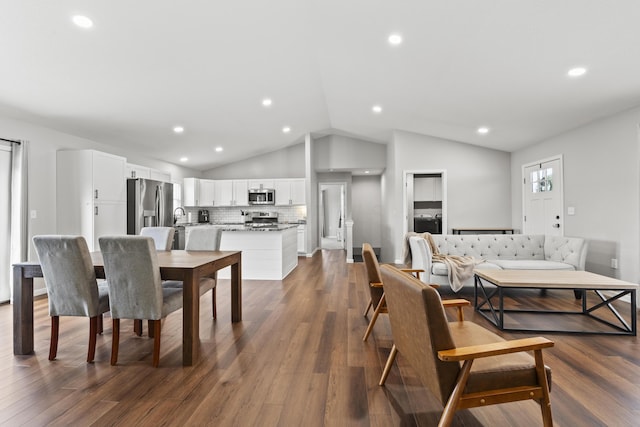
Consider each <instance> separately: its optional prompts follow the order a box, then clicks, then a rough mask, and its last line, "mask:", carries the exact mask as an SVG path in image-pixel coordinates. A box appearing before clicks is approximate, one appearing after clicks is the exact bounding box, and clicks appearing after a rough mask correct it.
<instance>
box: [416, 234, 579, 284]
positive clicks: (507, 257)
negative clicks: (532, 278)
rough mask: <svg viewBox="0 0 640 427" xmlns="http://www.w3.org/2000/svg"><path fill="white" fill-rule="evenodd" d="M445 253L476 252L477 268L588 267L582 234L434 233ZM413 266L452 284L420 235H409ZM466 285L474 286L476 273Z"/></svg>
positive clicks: (430, 280) (439, 281) (426, 279)
mask: <svg viewBox="0 0 640 427" xmlns="http://www.w3.org/2000/svg"><path fill="white" fill-rule="evenodd" d="M432 237H433V241H434V243H435V244H436V246H437V248H438V251H439V252H440V254H442V255H462V256H472V257H474V258H476V259H478V260H483V261H484V262H482V263H480V264H478V265H477V266H476V268H477V269H502V270H584V265H585V261H586V257H587V246H588V244H587V242H586V241H585V240H584V239H582V238H579V237H562V236H545V235H528V234H467V235H464V234H463V235H440V234H434V235H432ZM409 248H410V250H411V258H412V266H411V268H414V269H422V270H424V271H425V273H424V274H423V275H421V279H422V281H423V282H425V283H437V284H439V285H450V283H449V278H448V271H447V267H446V265H445V264H443V263H441V262H432V260H431V255H432V254H431V249H430V248H429V244H428V243H427V241H426V240H425V239H424V238H422V237H420V236H411V237H409ZM464 286H465V287H467V286H471V287H472V286H473V277H471V278H470V279H468V280H467V281H466V282H465V283H464Z"/></svg>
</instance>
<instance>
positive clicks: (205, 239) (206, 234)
mask: <svg viewBox="0 0 640 427" xmlns="http://www.w3.org/2000/svg"><path fill="white" fill-rule="evenodd" d="M220 237H221V233H220V228H219V227H212V226H203V227H193V228H192V229H191V230H189V234H188V235H187V241H186V242H185V245H184V248H185V250H187V251H217V250H219V249H220Z"/></svg>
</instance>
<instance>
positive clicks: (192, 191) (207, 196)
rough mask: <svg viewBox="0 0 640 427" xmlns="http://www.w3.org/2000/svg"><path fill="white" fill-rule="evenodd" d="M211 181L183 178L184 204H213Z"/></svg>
mask: <svg viewBox="0 0 640 427" xmlns="http://www.w3.org/2000/svg"><path fill="white" fill-rule="evenodd" d="M213 196H214V186H213V181H211V180H209V179H200V178H185V179H184V186H183V188H182V204H183V205H184V206H213V203H214V201H213Z"/></svg>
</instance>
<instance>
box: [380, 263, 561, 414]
mask: <svg viewBox="0 0 640 427" xmlns="http://www.w3.org/2000/svg"><path fill="white" fill-rule="evenodd" d="M381 271H382V277H383V280H384V281H385V285H386V290H385V294H386V295H387V299H388V301H387V302H388V303H389V306H390V313H389V316H390V321H391V329H392V331H393V334H394V337H393V339H394V345H393V347H392V349H391V353H390V354H389V358H388V359H387V363H386V365H385V367H384V370H383V372H382V376H381V378H380V382H379V384H380V385H381V386H383V385H384V384H385V382H386V380H387V377H388V375H389V372H390V370H391V366H392V364H393V362H394V361H395V358H396V356H397V354H398V352H402V353H403V355H404V356H405V357H406V358H407V360H408V361H409V364H410V365H411V366H412V367H413V368H414V369H415V370H416V372H417V373H418V377H419V378H420V380H421V381H422V382H423V383H424V384H425V386H427V387H428V388H429V389H430V390H431V392H432V393H434V394H435V395H436V396H437V397H438V399H439V400H440V401H441V402H442V403H443V406H444V411H443V412H442V415H441V418H440V421H439V423H438V425H439V426H449V425H451V423H452V421H453V418H454V415H455V412H456V411H457V410H460V409H467V408H475V407H481V406H487V405H494V404H500V403H508V402H515V401H519V400H529V399H531V400H534V401H536V402H537V403H538V404H539V405H540V408H541V412H542V420H543V424H544V426H552V425H553V420H552V415H551V400H550V394H549V389H550V383H549V379H550V370H549V368H547V367H545V365H544V361H543V356H542V350H543V349H545V348H550V347H553V345H554V343H553V341H550V340H548V339H546V338H544V337H532V338H523V339H516V340H508V341H505V340H503V339H502V338H500V337H499V336H497V335H495V334H494V333H492V332H490V331H488V330H486V329H485V328H483V327H481V326H479V325H476V324H473V323H472V322H463V319H461V318H460V316H459V320H458V322H449V321H448V320H447V319H446V316H445V314H444V307H458V309H459V310H460V307H459V305H460V306H464V305H468V304H469V303H468V302H467V304H464V302H462V301H464V300H461V301H460V300H459V301H460V302H453V301H451V300H450V301H442V300H440V297H439V295H438V293H437V292H434V291H433V290H432V289H430V288H429V287H428V286H426V285H425V284H423V283H421V282H418V281H417V280H414V279H411V278H408V277H406V276H407V275H406V274H403V273H401V272H400V270H399V269H397V268H395V267H393V266H388V265H385V266H382V269H381ZM412 322H413V323H412ZM407 324H411V327H410V328H409V327H407V326H406V325H407ZM453 337H457V339H456V340H453ZM459 341H460V342H459ZM456 345H461V346H460V347H456ZM523 352H533V358H531V357H530V356H527V355H522V354H521V355H517V354H516V353H523ZM503 355H504V357H506V358H507V359H504V358H502V357H501V358H494V359H492V360H489V359H486V358H490V357H493V356H503ZM507 355H509V356H507ZM478 360H482V361H483V362H482V369H481V370H480V371H472V367H473V366H474V361H478ZM478 363H480V362H478ZM474 372H476V373H474Z"/></svg>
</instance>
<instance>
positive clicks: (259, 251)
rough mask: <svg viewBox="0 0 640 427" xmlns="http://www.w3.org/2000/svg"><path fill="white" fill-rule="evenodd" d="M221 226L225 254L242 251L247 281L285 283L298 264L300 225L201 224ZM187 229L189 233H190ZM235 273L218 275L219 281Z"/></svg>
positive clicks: (222, 271) (221, 246)
mask: <svg viewBox="0 0 640 427" xmlns="http://www.w3.org/2000/svg"><path fill="white" fill-rule="evenodd" d="M196 227H218V228H219V229H220V235H221V236H220V250H221V251H230V250H233V251H242V278H243V279H244V280H282V279H284V278H285V277H286V276H287V275H288V274H289V273H291V272H292V271H293V269H294V268H296V266H297V265H298V246H297V245H298V226H297V224H275V225H272V226H268V227H267V226H265V227H250V226H245V225H243V224H213V225H210V224H208V225H197V226H196ZM189 228H190V227H187V229H186V232H187V233H188V232H189ZM230 277H231V270H230V269H229V268H225V269H223V270H220V271H219V272H218V278H221V279H228V278H230Z"/></svg>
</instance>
